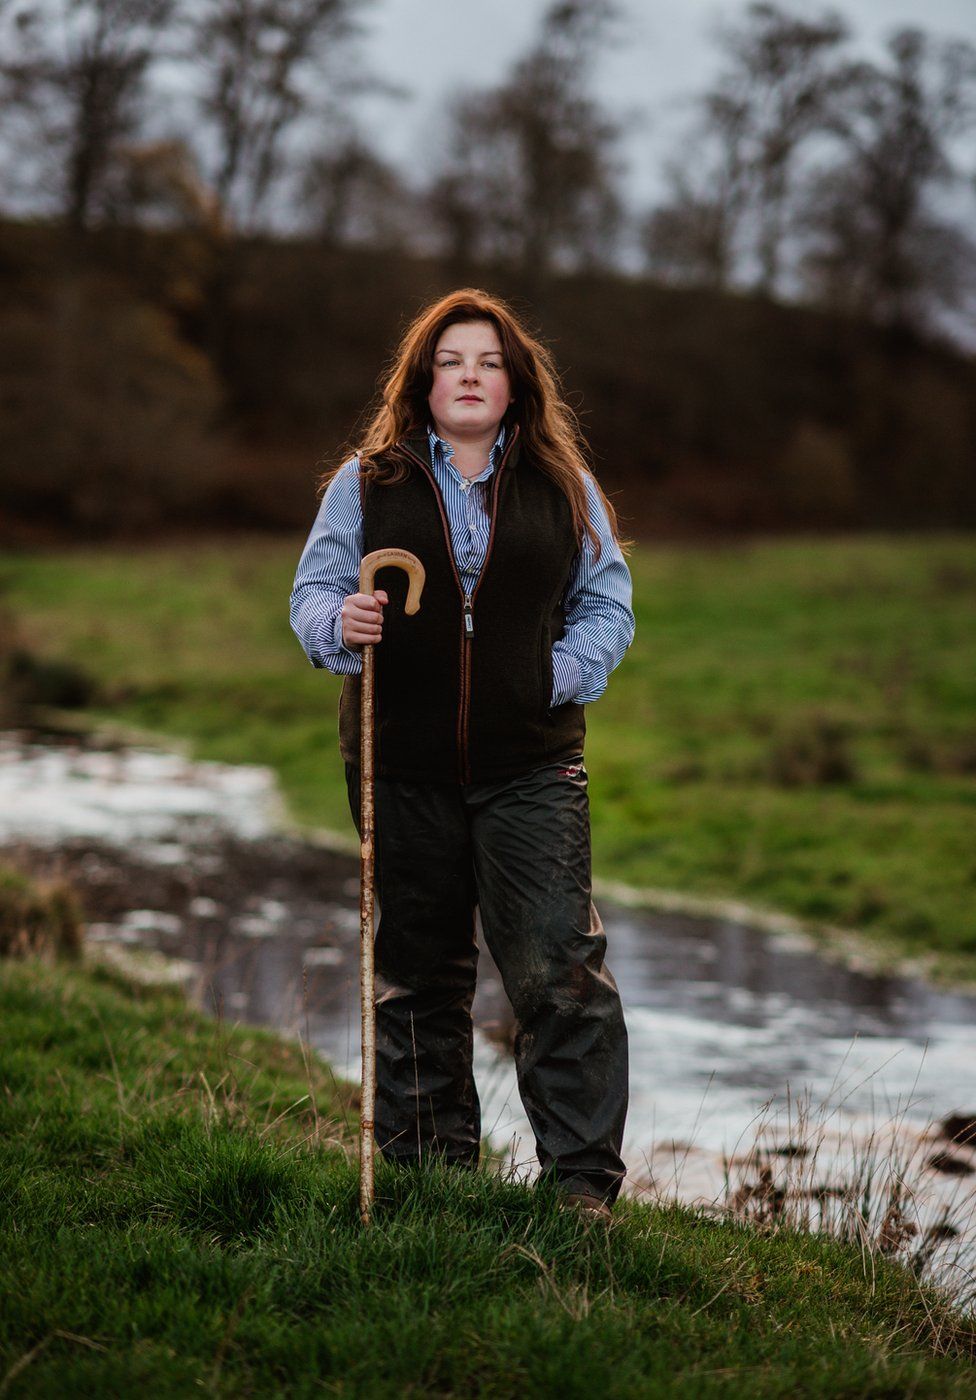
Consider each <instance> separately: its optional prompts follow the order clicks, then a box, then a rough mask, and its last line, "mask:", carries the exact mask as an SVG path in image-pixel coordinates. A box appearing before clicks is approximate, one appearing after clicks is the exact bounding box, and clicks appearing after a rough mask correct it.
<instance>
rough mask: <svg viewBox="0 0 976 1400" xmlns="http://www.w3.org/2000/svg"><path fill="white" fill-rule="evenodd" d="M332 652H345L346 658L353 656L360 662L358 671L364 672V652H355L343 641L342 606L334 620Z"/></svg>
mask: <svg viewBox="0 0 976 1400" xmlns="http://www.w3.org/2000/svg"><path fill="white" fill-rule="evenodd" d="M332 650H333V651H337V652H343V653H345V655H346V656H351V657H352V658H353V659H354V660H355V661H358V662H359V666H358V667H357V671H361V670H362V665H363V654H362V651H354V650H353V649H352V647H347V646H346V644H345V642H344V641H343V640H342V607H341V605H340V607H339V611H338V612H337V613H336V615H335V617H334V618H333V619H332Z"/></svg>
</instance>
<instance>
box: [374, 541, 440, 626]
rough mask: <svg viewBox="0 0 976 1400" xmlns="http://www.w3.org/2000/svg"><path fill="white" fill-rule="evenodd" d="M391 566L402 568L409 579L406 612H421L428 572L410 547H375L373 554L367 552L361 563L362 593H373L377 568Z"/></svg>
mask: <svg viewBox="0 0 976 1400" xmlns="http://www.w3.org/2000/svg"><path fill="white" fill-rule="evenodd" d="M391 567H393V568H397V569H402V570H403V571H404V573H405V574H406V576H407V578H408V580H409V584H408V586H407V601H406V603H405V605H404V609H403V610H404V612H406V613H410V614H411V615H413V613H415V612H419V610H420V594H421V592H422V591H423V587H424V579H425V578H426V574H425V572H424V566H423V564H421V562H420V560H419V559H418V558H417V556H416V554H411V553H410V551H409V549H374V550H373V552H372V554H365V555H364V556H363V558H362V561H361V563H360V565H359V591H360V593H372V591H373V579H374V578H375V576H376V572H377V570H378V569H388V568H391Z"/></svg>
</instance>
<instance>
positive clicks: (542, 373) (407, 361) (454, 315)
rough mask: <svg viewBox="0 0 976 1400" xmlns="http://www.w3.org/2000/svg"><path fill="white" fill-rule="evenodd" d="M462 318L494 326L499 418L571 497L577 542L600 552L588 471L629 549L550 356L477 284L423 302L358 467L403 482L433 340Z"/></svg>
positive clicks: (359, 447) (427, 383) (422, 411)
mask: <svg viewBox="0 0 976 1400" xmlns="http://www.w3.org/2000/svg"><path fill="white" fill-rule="evenodd" d="M465 321H487V322H488V323H489V324H490V325H492V326H494V328H495V330H496V331H497V333H498V338H499V340H500V341H501V345H502V352H503V355H504V361H505V367H506V369H507V370H508V374H509V378H510V380H511V385H512V393H513V395H514V399H515V401H514V403H512V404H510V405H509V407H508V409H507V411H506V413H505V417H504V420H503V421H504V422H505V425H506V428H508V429H511V427H512V426H513V425H514V424H515V423H518V424H519V431H520V435H521V439H522V450H523V451H525V452H526V453H527V454H528V455H529V456H530V458H531V460H532V461H533V462H534V463H535V465H536V466H537V467H538V469H539V470H540V471H541V472H543V473H544V474H545V475H546V476H548V477H549V478H550V479H551V480H552V481H554V482H555V484H556V485H557V486H558V487H559V489H560V490H561V491H562V492H563V494H564V495H565V497H566V499H567V500H568V501H569V504H570V507H571V508H572V512H573V525H574V528H575V530H576V537H577V539H578V540H580V541H582V538H583V531H584V530H585V531H586V532H587V534H588V535H589V537H590V539H591V540H592V541H593V544H594V546H595V549H596V552H597V556H599V550H600V542H599V539H598V538H597V535H596V531H595V530H594V528H593V525H592V523H591V521H590V518H589V514H588V512H587V506H586V478H587V477H589V478H590V479H592V481H593V483H594V485H595V486H596V490H597V493H598V494H599V497H600V499H601V500H602V502H603V506H604V509H605V510H606V512H607V518H608V520H609V521H610V528H611V529H612V531H613V534H614V538H615V539H616V540H617V541H618V542H619V543H620V545H621V547H622V548H624V549H626V548H628V546H629V544H630V541H627V540H621V538H620V534H619V530H618V526H617V515H616V512H615V511H614V508H613V506H612V505H611V504H610V501H609V500H608V499H607V497H606V495H605V494H604V492H603V490H602V488H601V486H600V484H599V482H598V481H597V480H596V477H595V476H594V475H593V472H592V469H591V468H590V466H589V464H588V462H587V460H586V456H587V448H586V444H585V442H584V439H583V436H582V433H581V432H580V427H579V422H578V420H577V418H576V414H575V413H574V412H573V410H572V409H571V408H570V406H569V404H567V403H566V401H565V399H564V398H563V396H562V392H561V387H560V383H559V376H558V374H557V371H556V367H555V365H554V363H553V359H552V356H551V354H550V353H549V351H548V349H547V348H546V347H545V346H544V345H543V344H542V342H541V341H539V340H537V339H536V338H535V337H534V336H532V335H530V334H529V332H528V331H527V330H526V328H525V326H523V325H522V323H521V322H520V321H519V319H518V317H517V316H516V315H515V313H514V312H513V311H512V309H511V308H510V307H509V306H507V305H506V304H505V302H504V301H502V300H501V299H500V298H499V297H495V296H491V295H490V294H489V293H488V292H483V291H481V290H480V289H478V288H477V287H463V288H462V289H461V290H459V291H456V292H450V293H449V294H448V295H447V296H444V297H441V298H439V300H437V301H435V302H432V303H431V304H430V305H429V306H426V307H424V309H423V310H422V311H420V312H419V313H418V314H417V315H416V316H415V317H414V319H413V320H412V321H411V323H410V325H409V326H408V327H407V329H406V331H405V332H404V335H403V337H402V339H401V341H400V344H399V347H398V348H397V352H396V355H395V356H394V359H393V363H392V366H391V368H390V370H389V372H388V373H387V375H386V377H385V379H384V380H383V383H382V387H381V390H380V394H379V403H378V406H377V408H376V409H375V411H374V412H373V414H372V416H371V417H370V418H369V420H368V422H367V425H366V429H365V432H364V433H363V436H362V438H361V440H360V441H359V442H358V443H357V444H355V451H356V452H357V453H358V456H359V460H360V470H361V471H362V472H363V474H364V475H365V476H366V477H367V479H369V480H372V481H375V482H377V483H378V484H380V485H390V484H392V483H394V482H396V481H402V480H403V479H404V477H405V476H406V475H407V472H408V471H409V470H410V467H409V462H408V460H407V459H406V458H404V457H403V456H402V455H401V454H398V453H397V451H396V446H397V443H398V442H399V441H400V439H401V438H402V437H403V436H404V435H405V434H406V433H409V432H411V431H417V430H418V429H423V428H424V427H425V426H426V424H427V423H428V422H429V420H430V407H429V404H428V396H429V394H430V390H431V385H432V384H433V378H434V376H433V366H434V351H435V349H436V347H437V342H438V340H439V339H440V337H441V335H442V334H443V332H444V331H445V330H446V329H447V327H448V326H452V325H456V324H457V323H458V322H465ZM350 446H352V444H351V445H350ZM348 455H349V454H348V453H346V454H345V455H344V456H343V458H342V461H345V460H347V457H348ZM341 465H342V462H338V463H336V464H335V465H334V466H332V467H330V468H329V469H328V470H327V471H326V472H324V473H323V474H322V476H321V478H320V481H319V489H320V491H324V490H325V488H326V487H327V486H328V484H329V482H330V481H331V480H332V478H333V476H335V474H336V472H337V471H338V470H339V467H340V466H341Z"/></svg>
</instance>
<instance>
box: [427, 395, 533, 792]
mask: <svg viewBox="0 0 976 1400" xmlns="http://www.w3.org/2000/svg"><path fill="white" fill-rule="evenodd" d="M518 435H519V425H518V424H517V423H516V424H515V426H514V427H513V429H512V433H511V436H510V438H509V440H508V442H507V443H506V445H505V450H504V452H503V453H502V459H501V461H500V462H499V463H498V466H497V468H496V469H495V479H494V481H493V482H492V489H491V527H490V529H489V531H488V544H487V546H486V548H485V557H484V561H483V563H482V565H481V572H480V573H479V575H478V582H477V583H476V584H475V586H474V592H473V593H470V594H469V593H466V592H465V591H464V584H463V583H462V582H461V575H460V574H459V573H458V567H457V564H456V563H455V562H454V547H453V545H452V543H451V525H450V521H449V520H448V518H447V511H446V509H445V507H444V498H443V496H442V495H441V488H440V487H439V486H438V484H437V478H436V477H435V476H434V473H433V472H432V471H431V469H430V467H429V465H428V464H427V463H426V462H425V461H424V460H423V458H422V457H418V456H417V454H416V452H414V451H412V450H411V449H410V448H409V447H407V446H406V444H405V443H401V444H400V446H401V447H402V448H403V450H404V452H406V454H407V456H408V457H412V458H413V460H414V461H415V462H416V463H417V465H418V466H419V467H421V468H422V469H423V472H424V475H425V476H426V478H427V480H428V481H429V482H430V484H431V486H432V487H433V490H434V499H435V500H436V502H437V509H438V510H439V511H440V516H441V525H442V526H443V528H444V543H445V544H446V545H447V557H448V559H449V560H450V561H451V571H452V573H453V574H454V579H455V582H456V583H457V586H458V592H459V593H460V595H461V678H460V688H459V698H458V721H457V750H458V775H459V777H460V779H461V782H462V783H469V782H470V781H471V762H470V756H469V753H468V726H469V720H470V714H471V644H472V639H473V637H474V600H475V598H476V597H477V596H478V589H479V588H480V587H481V584H482V582H483V580H484V577H485V571H486V570H487V568H488V560H489V559H490V558H491V551H492V546H493V545H494V542H495V525H496V524H497V522H498V492H499V489H500V487H501V476H502V468H503V467H504V466H505V463H506V462H507V461H508V454H509V453H510V452H511V450H512V448H513V447H514V445H515V440H516V438H517V437H518Z"/></svg>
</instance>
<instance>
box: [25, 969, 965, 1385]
mask: <svg viewBox="0 0 976 1400" xmlns="http://www.w3.org/2000/svg"><path fill="white" fill-rule="evenodd" d="M0 966H2V978H0V1023H2V1024H3V1027H4V1036H3V1040H2V1043H0V1195H2V1198H3V1201H4V1210H3V1214H2V1224H0V1395H3V1396H4V1397H7V1396H9V1397H11V1398H12V1400H13V1397H17V1396H20V1395H24V1396H26V1395H30V1396H31V1397H58V1400H60V1397H62V1396H64V1395H66V1394H79V1395H128V1394H134V1393H138V1392H139V1391H140V1390H144V1391H146V1393H148V1394H151V1395H152V1396H153V1397H157V1396H159V1397H165V1396H170V1395H172V1396H177V1395H179V1396H183V1395H186V1394H189V1393H197V1391H198V1389H200V1388H202V1389H203V1390H204V1391H206V1392H207V1393H209V1394H214V1395H228V1396H240V1395H254V1396H260V1395H284V1394H287V1395H289V1396H292V1395H294V1396H304V1395H312V1394H315V1395H319V1394H337V1395H355V1396H388V1395H420V1394H423V1395H429V1394H439V1395H477V1396H486V1397H487V1396H497V1397H507V1396H513V1395H519V1396H524V1397H533V1396H548V1395H554V1394H558V1395H560V1396H561V1397H565V1400H572V1397H576V1396H579V1397H584V1396H585V1397H590V1396H592V1395H594V1394H601V1395H606V1396H608V1397H630V1396H633V1397H638V1396H639V1397H654V1396H668V1397H672V1396H674V1397H682V1396H688V1397H692V1396H694V1397H696V1400H697V1397H701V1396H704V1397H710V1396H738V1395H742V1394H743V1393H749V1394H750V1395H755V1396H798V1395H802V1396H811V1397H812V1396H823V1397H828V1396H829V1397H838V1396H877V1397H881V1396H894V1395H899V1396H900V1395H907V1394H910V1395H912V1396H915V1397H923V1396H933V1397H936V1396H937V1397H940V1400H948V1397H963V1396H971V1395H973V1393H974V1387H976V1371H974V1368H973V1360H974V1357H976V1334H974V1332H973V1328H972V1324H971V1322H969V1321H966V1320H965V1319H963V1318H961V1317H959V1316H958V1315H956V1314H953V1313H951V1312H950V1311H949V1310H947V1309H946V1307H945V1306H944V1305H943V1303H942V1302H941V1301H940V1300H939V1299H938V1298H937V1297H936V1296H935V1295H934V1294H933V1293H932V1292H931V1291H928V1290H926V1289H924V1288H922V1287H921V1286H920V1285H919V1284H918V1283H917V1282H916V1281H915V1280H914V1279H913V1278H912V1277H911V1275H910V1274H909V1273H908V1272H907V1271H906V1270H905V1269H903V1268H901V1267H899V1266H898V1265H896V1264H894V1263H892V1262H891V1261H889V1260H886V1259H884V1258H875V1257H871V1258H870V1259H868V1258H865V1256H864V1252H863V1250H861V1249H858V1248H856V1247H852V1246H849V1245H844V1244H842V1243H839V1242H837V1241H834V1240H830V1239H824V1238H817V1237H815V1236H812V1235H809V1234H802V1233H794V1232H791V1231H789V1230H782V1229H781V1230H773V1231H762V1230H758V1229H756V1228H755V1227H750V1226H746V1225H743V1224H737V1223H735V1222H733V1221H730V1220H719V1219H712V1218H708V1217H706V1216H703V1215H701V1214H696V1213H695V1212H693V1211H691V1210H689V1209H685V1208H680V1207H678V1206H676V1205H670V1206H668V1205H659V1206H650V1205H644V1204H640V1203H637V1202H633V1201H625V1202H621V1203H620V1204H619V1205H618V1209H617V1212H616V1213H615V1217H614V1221H613V1223H612V1225H611V1227H610V1229H609V1231H607V1232H602V1231H600V1230H599V1229H596V1230H592V1231H589V1232H588V1231H587V1229H586V1227H585V1226H584V1225H583V1224H582V1223H581V1222H579V1221H578V1220H577V1219H576V1218H575V1217H572V1216H569V1215H567V1214H565V1213H563V1212H561V1211H560V1210H559V1209H558V1207H557V1205H556V1203H555V1201H554V1200H553V1198H552V1196H551V1195H550V1194H549V1193H547V1192H546V1191H545V1190H544V1189H529V1188H526V1187H524V1186H520V1185H518V1184H516V1183H514V1182H511V1181H506V1180H503V1179H500V1178H499V1177H497V1176H495V1175H493V1174H492V1173H490V1172H488V1171H479V1172H476V1173H451V1172H450V1171H444V1170H440V1171H439V1170H436V1169H434V1168H430V1169H428V1170H427V1171H426V1172H425V1173H423V1174H422V1175H418V1174H415V1173H411V1172H407V1173H395V1172H394V1173H391V1172H390V1171H389V1170H383V1171H381V1173H380V1176H379V1179H378V1203H377V1209H376V1213H375V1216H374V1222H373V1225H372V1226H371V1227H370V1229H369V1230H368V1231H364V1230H363V1229H362V1227H361V1226H360V1225H359V1223H358V1218H357V1209H356V1171H355V1164H354V1162H353V1161H352V1160H351V1157H350V1153H349V1150H348V1144H349V1140H350V1131H351V1128H350V1123H349V1111H350V1096H349V1093H348V1091H346V1090H344V1089H343V1088H342V1086H337V1085H336V1084H335V1083H334V1082H333V1081H332V1079H331V1077H330V1075H329V1072H328V1070H327V1068H326V1067H325V1066H324V1065H322V1064H321V1063H319V1062H318V1061H317V1060H315V1059H312V1058H310V1057H308V1056H306V1055H305V1054H304V1053H303V1046H302V1045H300V1044H293V1043H289V1042H286V1041H283V1040H280V1039H279V1038H277V1037H275V1036H274V1035H272V1034H270V1033H267V1032H263V1031H257V1030H254V1029H252V1028H249V1027H246V1026H237V1025H234V1026H229V1025H227V1024H226V1023H224V1022H221V1021H214V1020H211V1019H209V1018H207V1017H205V1016H204V1015H202V1014H201V1013H199V1012H196V1011H194V1010H193V1009H191V1008H190V1007H189V1006H188V1005H187V1004H186V1002H185V1001H184V1000H183V998H182V996H181V995H180V994H178V993H177V992H174V991H172V990H168V991H164V990H160V989H158V988H157V989H148V988H140V987H138V986H134V985H131V984H129V983H128V982H127V981H125V980H124V979H122V978H120V977H119V975H118V974H115V973H112V972H110V971H109V970H107V969H104V968H101V969H99V968H95V967H91V966H88V967H86V966H81V965H77V964H73V965H71V964H67V963H65V962H50V961H40V960H37V959H28V960H25V961H22V962H17V963H10V962H6V963H4V964H2V965H0Z"/></svg>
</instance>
